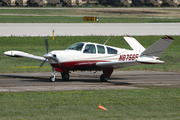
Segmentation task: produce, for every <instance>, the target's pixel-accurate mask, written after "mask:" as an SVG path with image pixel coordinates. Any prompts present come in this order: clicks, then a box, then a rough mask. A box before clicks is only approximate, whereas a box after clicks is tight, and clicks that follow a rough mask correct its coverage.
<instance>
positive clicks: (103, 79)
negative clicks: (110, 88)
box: [100, 74, 108, 82]
mask: <svg viewBox="0 0 180 120" xmlns="http://www.w3.org/2000/svg"><path fill="white" fill-rule="evenodd" d="M100 80H101V82H107V80H108V78H105V77H104V74H102V75H101V76H100Z"/></svg>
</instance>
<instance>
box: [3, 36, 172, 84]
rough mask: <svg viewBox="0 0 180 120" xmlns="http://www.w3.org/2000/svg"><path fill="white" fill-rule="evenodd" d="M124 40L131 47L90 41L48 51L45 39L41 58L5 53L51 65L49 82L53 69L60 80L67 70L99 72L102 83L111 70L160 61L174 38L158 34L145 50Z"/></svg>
mask: <svg viewBox="0 0 180 120" xmlns="http://www.w3.org/2000/svg"><path fill="white" fill-rule="evenodd" d="M124 39H125V40H126V42H127V43H128V44H129V45H130V47H131V48H132V50H127V49H124V48H117V47H112V46H108V45H105V43H106V42H107V41H106V42H105V43H104V44H98V43H91V42H78V43H75V44H73V45H71V46H69V47H68V48H67V49H66V50H54V51H51V52H49V45H48V41H47V38H45V45H46V52H47V53H46V54H45V55H43V57H40V56H35V55H32V54H29V53H25V52H22V51H14V50H10V51H6V52H4V54H5V55H7V56H11V57H27V58H31V59H35V60H39V61H43V62H42V64H41V65H40V67H42V66H43V64H44V63H45V62H48V63H50V65H51V66H52V70H53V74H52V76H51V77H50V81H51V82H54V81H55V79H56V76H55V75H56V74H55V72H56V71H58V72H60V73H61V75H62V79H63V80H69V77H70V76H69V72H70V71H78V70H80V71H87V70H88V71H92V70H95V71H102V72H103V74H102V75H101V76H100V81H102V82H106V81H107V80H108V78H110V76H111V74H112V73H113V70H114V69H117V68H123V67H129V66H135V65H140V64H161V63H164V61H161V60H159V57H160V56H161V55H162V54H163V53H164V52H165V50H166V48H167V47H168V46H169V45H170V44H171V43H172V42H173V41H174V39H173V38H172V37H170V36H166V37H162V38H161V39H159V40H158V41H156V42H155V43H154V44H153V45H151V46H150V47H149V48H147V49H145V48H144V47H143V46H142V45H141V44H140V43H139V42H138V41H137V40H136V39H135V38H133V37H131V36H125V37H124Z"/></svg>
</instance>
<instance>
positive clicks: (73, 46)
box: [66, 43, 84, 51]
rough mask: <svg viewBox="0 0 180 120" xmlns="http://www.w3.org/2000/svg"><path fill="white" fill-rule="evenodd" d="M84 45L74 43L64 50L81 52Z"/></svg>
mask: <svg viewBox="0 0 180 120" xmlns="http://www.w3.org/2000/svg"><path fill="white" fill-rule="evenodd" d="M83 45H84V43H75V44H73V45H71V46H69V47H68V48H67V49H66V50H77V51H81V50H82V48H83Z"/></svg>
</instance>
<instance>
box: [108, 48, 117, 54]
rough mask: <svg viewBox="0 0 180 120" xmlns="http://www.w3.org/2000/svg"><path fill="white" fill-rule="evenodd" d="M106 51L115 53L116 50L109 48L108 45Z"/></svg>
mask: <svg viewBox="0 0 180 120" xmlns="http://www.w3.org/2000/svg"><path fill="white" fill-rule="evenodd" d="M107 52H108V54H117V50H115V49H113V48H110V47H107Z"/></svg>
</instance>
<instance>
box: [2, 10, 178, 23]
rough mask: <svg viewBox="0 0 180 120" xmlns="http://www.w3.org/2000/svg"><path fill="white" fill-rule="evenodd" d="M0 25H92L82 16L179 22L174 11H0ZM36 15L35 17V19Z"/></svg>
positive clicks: (104, 20) (113, 20) (109, 20)
mask: <svg viewBox="0 0 180 120" xmlns="http://www.w3.org/2000/svg"><path fill="white" fill-rule="evenodd" d="M0 13H1V15H0V16H1V17H0V23H94V22H93V21H89V22H85V21H83V17H84V16H98V17H99V21H98V22H95V23H160V22H165V23H166V22H168V23H169V22H180V16H179V10H175V9H142V10H141V9H135V8H134V9H125V8H124V9H120V10H118V9H100V10H98V9H97V10H96V9H85V8H84V9H36V8H35V9H23V10H22V9H0ZM35 13H36V17H35Z"/></svg>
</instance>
